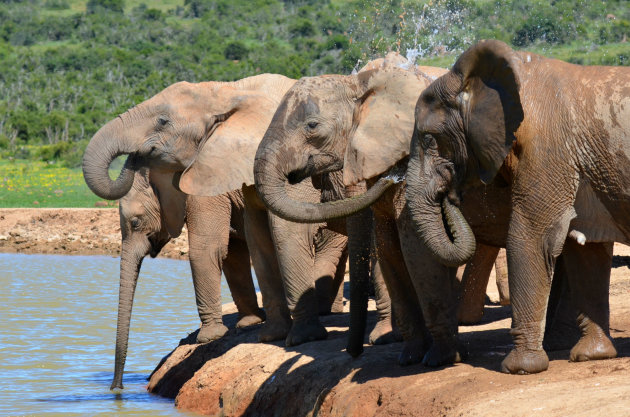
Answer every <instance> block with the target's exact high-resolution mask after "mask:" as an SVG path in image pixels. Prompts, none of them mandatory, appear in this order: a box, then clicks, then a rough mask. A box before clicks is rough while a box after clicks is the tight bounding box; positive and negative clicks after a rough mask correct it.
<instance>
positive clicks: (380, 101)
mask: <svg viewBox="0 0 630 417" xmlns="http://www.w3.org/2000/svg"><path fill="white" fill-rule="evenodd" d="M350 77H356V78H357V81H358V83H359V86H360V88H359V94H361V93H362V96H361V97H360V98H359V99H357V102H356V103H357V109H356V111H355V120H354V123H355V130H354V134H353V135H352V137H351V138H350V141H349V143H348V146H347V148H346V153H345V156H344V172H343V181H344V184H346V185H353V184H357V183H359V182H361V181H363V180H365V179H368V178H372V177H374V176H377V175H380V174H382V173H384V172H386V171H387V170H388V169H389V168H391V167H392V166H394V165H395V164H396V163H397V162H398V161H400V160H401V159H403V158H405V157H406V156H407V155H409V143H410V142H411V135H412V133H413V126H414V110H415V105H416V101H417V100H418V96H419V95H420V93H421V92H422V90H424V89H425V88H426V87H427V86H428V85H429V80H428V79H427V78H426V77H424V76H423V75H422V74H420V73H416V72H414V71H407V70H403V69H401V68H397V67H393V66H389V67H384V68H382V69H375V70H368V71H365V72H360V73H358V74H357V75H352V76H350Z"/></svg>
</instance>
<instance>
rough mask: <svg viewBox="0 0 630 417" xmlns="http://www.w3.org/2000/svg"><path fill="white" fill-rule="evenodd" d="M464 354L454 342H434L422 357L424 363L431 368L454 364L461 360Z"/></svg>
mask: <svg viewBox="0 0 630 417" xmlns="http://www.w3.org/2000/svg"><path fill="white" fill-rule="evenodd" d="M462 356H463V355H461V354H460V353H459V351H458V350H457V348H456V345H455V344H454V343H444V342H442V343H437V342H434V343H433V344H432V345H431V347H430V348H429V351H428V352H427V353H426V354H425V355H424V357H423V358H422V364H423V365H424V366H428V367H431V368H436V367H438V366H443V365H452V364H454V363H457V362H461V361H462Z"/></svg>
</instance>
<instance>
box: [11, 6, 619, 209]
mask: <svg viewBox="0 0 630 417" xmlns="http://www.w3.org/2000/svg"><path fill="white" fill-rule="evenodd" d="M0 22H1V23H0V158H2V159H5V160H6V159H7V158H9V157H11V158H14V159H17V160H19V159H27V160H39V161H44V162H47V163H49V165H50V164H51V163H54V164H61V165H63V166H65V167H76V166H78V164H79V163H80V159H81V154H82V151H83V149H84V147H85V144H86V143H87V141H88V140H89V138H90V137H91V136H92V135H93V134H94V132H95V131H96V130H97V129H98V128H99V127H100V126H101V125H102V124H103V123H105V122H106V121H107V120H109V119H111V118H112V117H114V116H115V115H117V114H119V113H121V112H123V111H125V110H126V109H128V108H129V107H131V106H133V105H135V104H137V103H139V102H141V101H143V100H145V99H146V98H148V97H150V96H152V95H153V94H155V93H157V92H158V91H160V90H162V89H163V88H165V87H166V86H168V85H169V84H171V83H173V82H175V81H179V80H187V81H192V82H195V81H202V80H234V79H239V78H242V77H245V76H249V75H254V74H258V73H262V72H274V73H281V74H285V75H287V76H290V77H301V76H305V75H317V74H322V73H348V72H350V71H352V69H353V68H355V67H358V66H360V65H361V63H362V62H365V61H367V60H369V59H371V58H373V57H377V56H379V55H382V54H384V53H385V52H387V51H390V50H396V51H400V52H401V53H403V54H406V53H407V50H414V51H416V54H417V55H418V59H417V62H418V63H423V64H430V65H441V66H449V65H451V64H452V63H453V62H454V60H455V58H456V57H457V55H458V54H459V53H461V51H463V50H464V49H465V48H466V47H468V46H469V45H470V44H472V43H473V42H475V41H476V40H478V39H482V38H496V39H501V40H504V41H506V42H508V43H510V44H512V45H514V46H515V47H517V48H522V49H529V50H533V51H536V52H539V53H542V54H544V55H547V56H554V57H558V58H560V59H564V60H567V61H571V62H576V63H582V64H607V65H629V64H630V59H629V58H630V43H628V42H627V39H628V36H630V7H628V1H627V0H623V1H622V0H617V1H610V0H609V1H605V2H604V1H589V0H554V1H542V0H506V1H501V0H496V1H495V0H477V1H474V0H406V1H402V0H380V1H368V0H321V1H317V0H284V1H282V0H166V1H156V0H126V1H124V0H89V1H80V0H27V1H7V0H0ZM0 169H2V167H0ZM4 177H6V176H5V175H3V174H2V172H0V179H2V178H4ZM3 193H6V189H3V188H0V205H2V201H3V200H2V198H3Z"/></svg>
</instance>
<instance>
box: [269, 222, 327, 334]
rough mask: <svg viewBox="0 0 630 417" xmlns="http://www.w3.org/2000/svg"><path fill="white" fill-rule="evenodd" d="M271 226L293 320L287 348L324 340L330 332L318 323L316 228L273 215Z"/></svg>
mask: <svg viewBox="0 0 630 417" xmlns="http://www.w3.org/2000/svg"><path fill="white" fill-rule="evenodd" d="M269 225H270V228H271V230H272V236H273V242H274V245H275V248H276V253H277V256H278V262H279V265H280V272H281V275H282V283H283V284H284V291H285V295H286V302H287V304H288V306H289V311H290V312H291V317H292V318H293V324H292V326H291V330H290V331H289V333H288V335H287V337H286V340H285V341H286V345H287V346H295V345H299V344H302V343H306V342H310V341H313V340H321V339H325V338H326V337H327V336H328V332H327V331H326V328H325V327H324V326H323V325H322V324H321V323H320V321H319V308H318V299H317V291H316V289H315V280H314V271H315V247H314V237H315V231H316V227H317V226H315V225H312V224H303V223H294V222H290V221H287V220H284V219H282V218H280V217H278V216H276V215H274V214H272V213H269ZM335 269H336V266H335ZM333 273H334V272H333Z"/></svg>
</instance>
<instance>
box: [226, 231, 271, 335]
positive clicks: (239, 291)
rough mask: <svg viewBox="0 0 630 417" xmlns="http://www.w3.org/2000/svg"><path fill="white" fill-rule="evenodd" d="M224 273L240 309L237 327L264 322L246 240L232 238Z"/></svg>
mask: <svg viewBox="0 0 630 417" xmlns="http://www.w3.org/2000/svg"><path fill="white" fill-rule="evenodd" d="M223 273H224V274H225V279H226V281H227V283H228V286H229V287H230V293H231V294H232V299H233V300H234V304H236V308H237V309H238V316H239V320H238V322H237V323H236V327H237V328H241V327H247V326H252V325H254V324H259V323H262V322H263V321H264V320H265V313H264V311H262V310H261V309H260V308H259V307H258V300H257V297H256V289H255V288H254V282H253V279H252V269H251V263H250V259H249V250H248V248H247V243H246V242H245V241H244V240H242V239H238V238H230V241H229V244H228V253H227V257H226V258H225V261H224V262H223Z"/></svg>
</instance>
